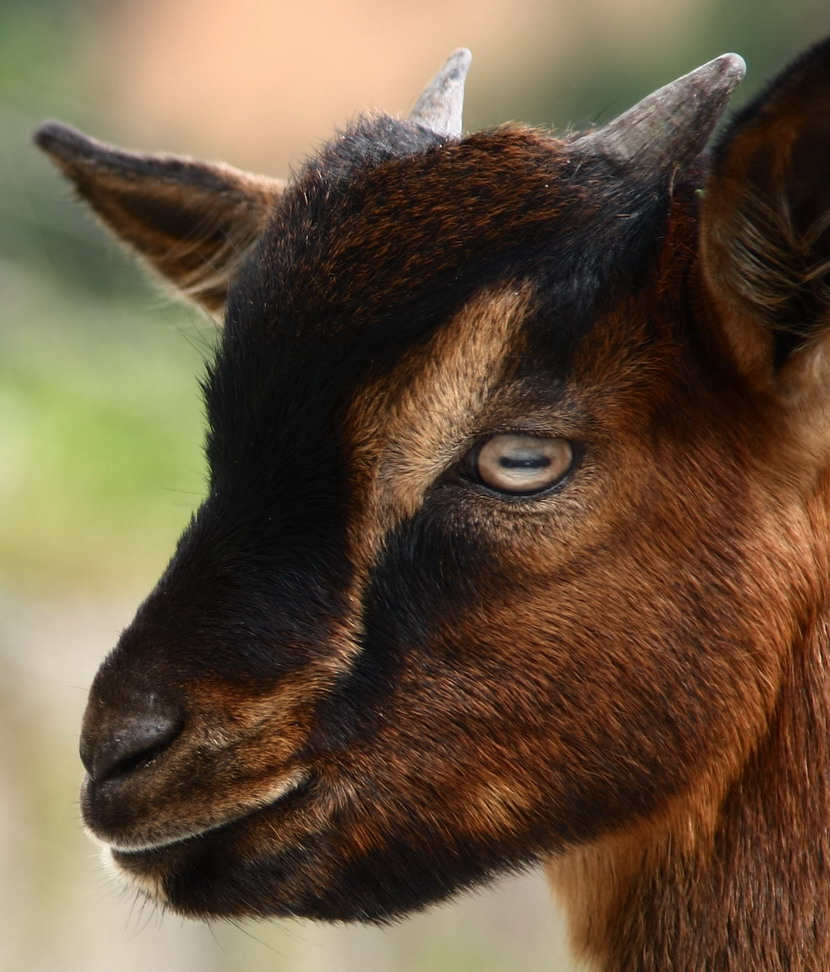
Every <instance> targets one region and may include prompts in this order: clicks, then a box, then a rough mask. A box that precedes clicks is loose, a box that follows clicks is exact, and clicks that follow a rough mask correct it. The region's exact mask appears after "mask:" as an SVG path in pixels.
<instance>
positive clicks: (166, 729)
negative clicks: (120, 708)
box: [81, 712, 182, 783]
mask: <svg viewBox="0 0 830 972" xmlns="http://www.w3.org/2000/svg"><path fill="white" fill-rule="evenodd" d="M181 729H182V721H181V720H180V719H178V718H174V717H172V716H170V715H167V714H164V713H158V712H155V713H153V714H152V715H147V714H145V715H142V716H131V715H127V716H123V717H121V718H119V719H115V718H113V719H112V721H111V722H109V721H108V722H107V724H105V725H103V726H99V727H97V729H96V730H95V731H94V732H93V731H84V733H83V735H82V736H81V761H82V762H83V764H84V767H85V769H86V771H87V773H89V775H90V776H91V777H92V779H93V780H95V782H96V783H102V782H104V781H105V780H112V779H115V778H116V777H119V776H126V775H127V774H128V773H132V772H133V771H134V770H136V769H138V768H139V767H140V766H143V765H144V764H145V763H148V762H149V761H150V760H151V759H154V758H155V757H157V756H159V755H161V753H163V752H164V751H165V750H166V749H167V748H168V747H169V746H170V745H171V744H172V743H173V741H174V740H175V739H176V738H177V736H178V735H179V733H180V732H181Z"/></svg>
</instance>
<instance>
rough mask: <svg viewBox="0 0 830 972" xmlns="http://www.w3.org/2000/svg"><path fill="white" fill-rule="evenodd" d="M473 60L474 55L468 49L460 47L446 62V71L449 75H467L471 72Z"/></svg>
mask: <svg viewBox="0 0 830 972" xmlns="http://www.w3.org/2000/svg"><path fill="white" fill-rule="evenodd" d="M472 60H473V55H472V53H471V52H470V51H469V50H468V49H467V48H466V47H459V48H458V50H456V51H453V52H452V54H450V56H449V57H448V58H447V60H446V61H445V62H444V71H446V72H447V73H448V74H449V73H450V72H451V73H452V74H457V75H465V74H466V73H467V72H468V71H469V70H470V62H471V61H472Z"/></svg>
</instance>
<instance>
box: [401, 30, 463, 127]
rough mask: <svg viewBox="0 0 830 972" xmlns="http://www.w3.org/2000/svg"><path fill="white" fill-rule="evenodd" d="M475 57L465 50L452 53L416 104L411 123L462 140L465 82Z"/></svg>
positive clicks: (410, 118)
mask: <svg viewBox="0 0 830 972" xmlns="http://www.w3.org/2000/svg"><path fill="white" fill-rule="evenodd" d="M472 58H473V56H472V54H470V52H469V51H468V50H466V48H463V47H462V48H461V49H460V50H458V51H454V52H453V53H452V54H450V56H449V57H448V58H447V60H446V62H445V63H444V66H443V67H442V68H441V70H440V71H439V72H438V73H437V74H436V75H435V77H434V78H433V79H432V81H430V83H429V84H428V85H427V86H426V88H425V89H424V92H423V94H422V95H421V97H420V98H419V99H418V100H417V101H416V102H415V107H414V108H413V109H412V111H411V112H410V115H409V121H411V122H414V123H415V124H416V125H423V127H424V128H429V129H430V130H431V131H433V132H435V134H436V135H441V136H442V137H444V138H446V137H449V138H458V137H459V136H460V135H461V116H462V112H463V109H464V79H465V78H466V77H467V71H469V69H470V61H471V60H472Z"/></svg>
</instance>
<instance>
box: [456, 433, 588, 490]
mask: <svg viewBox="0 0 830 972" xmlns="http://www.w3.org/2000/svg"><path fill="white" fill-rule="evenodd" d="M473 461H474V464H475V475H476V478H477V479H478V480H479V481H480V482H481V483H483V484H484V485H485V486H489V487H490V488H491V489H497V490H498V491H499V492H501V493H511V494H513V495H521V494H531V493H539V492H541V491H542V490H543V489H547V488H548V487H549V486H552V485H553V484H554V483H555V482H557V481H558V480H559V479H561V478H562V477H563V476H564V475H565V473H566V472H567V471H568V470H569V469H570V468H571V465H572V463H573V448H572V447H571V444H570V442H568V440H567V439H543V438H541V437H539V436H535V435H519V434H504V435H494V436H493V437H492V438H490V439H488V440H487V441H486V442H485V443H484V444H483V445H482V446H481V447H480V448H479V449H478V452H476V453H473Z"/></svg>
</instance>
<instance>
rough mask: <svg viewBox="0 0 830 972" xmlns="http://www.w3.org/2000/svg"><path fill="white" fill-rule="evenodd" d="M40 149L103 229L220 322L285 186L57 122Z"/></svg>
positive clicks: (46, 130) (40, 137)
mask: <svg viewBox="0 0 830 972" xmlns="http://www.w3.org/2000/svg"><path fill="white" fill-rule="evenodd" d="M35 138H36V141H37V144H38V145H39V146H40V148H42V149H43V150H44V151H45V152H47V153H48V154H49V155H50V156H51V158H52V160H53V161H54V162H55V163H56V164H57V165H58V166H59V168H60V169H61V170H62V171H63V173H64V174H65V175H66V176H68V178H69V179H70V180H71V181H72V182H73V184H74V186H75V189H76V190H77V192H78V194H79V195H80V196H81V198H82V199H83V200H84V201H85V202H87V203H88V204H89V206H90V207H91V208H92V210H93V211H94V212H95V214H96V215H97V216H98V218H99V219H100V220H101V221H102V222H103V223H104V225H105V226H106V227H107V229H109V230H110V231H111V232H113V233H114V234H115V235H116V236H117V237H118V238H119V239H120V240H122V241H123V242H124V243H126V244H127V245H128V246H129V247H130V248H131V249H132V250H133V252H135V253H137V254H138V255H139V256H140V257H142V259H143V260H144V261H145V262H146V264H147V265H148V266H150V267H151V268H152V269H153V270H155V271H156V272H157V273H159V274H161V276H162V277H163V278H165V279H166V280H167V281H168V282H169V283H171V284H172V285H173V286H174V288H175V289H176V290H177V291H178V292H179V293H180V294H182V295H184V296H186V297H188V298H190V299H191V300H194V301H196V302H197V303H198V304H201V306H202V307H204V308H205V309H206V310H208V311H209V312H211V313H212V314H214V315H215V316H221V315H222V313H223V311H224V306H225V302H226V300H227V292H228V285H229V282H230V280H231V278H232V277H233V276H234V274H235V273H236V272H237V271H238V269H239V267H240V266H241V265H242V263H243V262H244V260H245V258H246V257H247V255H248V254H249V253H250V252H251V250H252V249H253V247H254V246H255V245H256V243H257V241H258V240H259V237H260V235H261V234H262V232H263V230H264V229H265V226H266V225H267V222H268V219H269V218H270V215H271V212H272V211H273V208H274V205H275V204H276V202H277V200H278V199H279V197H280V195H281V194H282V191H283V188H284V183H283V182H282V181H281V180H278V179H268V178H265V177H263V176H254V175H250V174H249V173H246V172H241V171H239V170H238V169H234V168H232V167H231V166H229V165H224V164H221V163H210V162H198V161H196V160H194V159H187V158H183V157H180V156H174V155H142V154H138V153H134V152H127V151H125V150H123V149H119V148H115V147H114V146H111V145H105V144H104V143H102V142H98V141H96V140H95V139H92V138H89V137H88V136H86V135H84V134H82V133H81V132H78V131H76V130H75V129H72V128H70V127H69V126H67V125H62V124H59V123H56V122H50V123H49V124H47V125H44V126H42V127H41V128H40V129H39V130H38V132H37V134H36V136H35Z"/></svg>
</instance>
